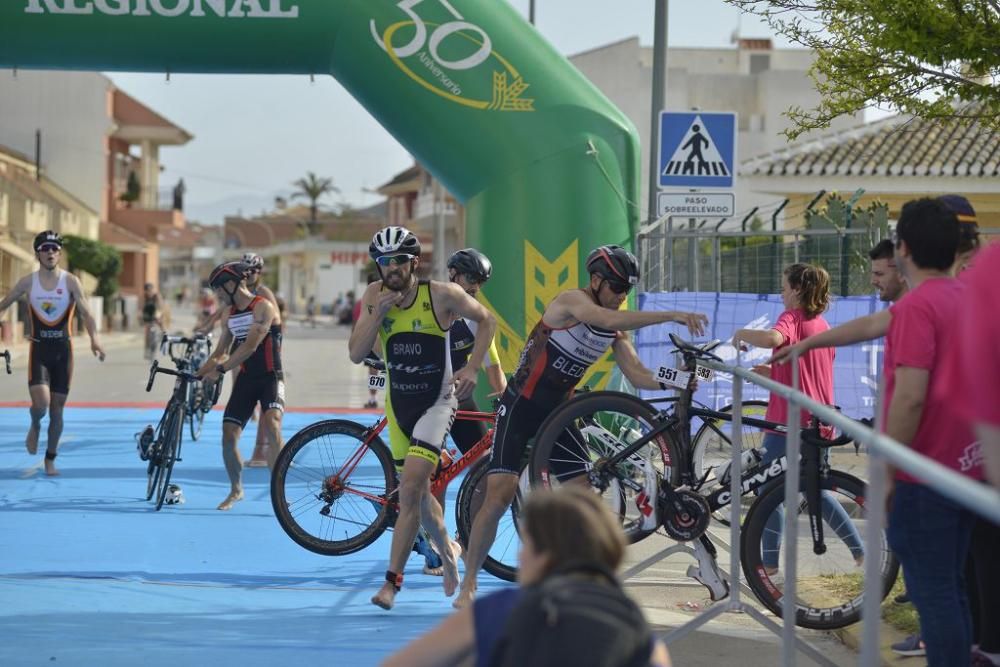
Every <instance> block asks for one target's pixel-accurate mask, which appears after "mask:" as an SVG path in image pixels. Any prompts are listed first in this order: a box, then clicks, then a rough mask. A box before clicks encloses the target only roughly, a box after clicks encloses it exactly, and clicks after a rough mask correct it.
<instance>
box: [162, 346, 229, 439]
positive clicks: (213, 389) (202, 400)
mask: <svg viewBox="0 0 1000 667" xmlns="http://www.w3.org/2000/svg"><path fill="white" fill-rule="evenodd" d="M160 351H161V352H162V353H163V354H165V355H167V356H168V357H170V360H171V361H173V362H174V366H176V367H177V370H179V371H184V372H187V373H194V372H196V371H197V370H198V369H199V368H201V366H202V364H204V363H205V360H206V359H207V358H208V355H209V354H211V353H212V334H210V333H209V334H195V335H194V337H192V338H187V337H184V336H170V335H167V334H164V335H163V339H162V340H161V342H160ZM222 382H223V378H221V377H220V378H219V379H218V381H216V382H215V383H213V384H206V383H205V381H204V380H202V379H201V378H198V379H196V380H195V381H193V382H190V383H189V384H188V396H187V410H186V416H187V422H188V427H189V430H190V433H191V439H192V440H197V439H198V437H199V436H200V435H201V429H202V426H203V425H204V423H205V415H207V414H208V413H209V412H211V411H212V408H213V407H215V404H216V403H218V402H219V396H220V394H221V393H222Z"/></svg>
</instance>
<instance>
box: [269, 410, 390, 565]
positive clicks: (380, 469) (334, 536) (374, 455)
mask: <svg viewBox="0 0 1000 667" xmlns="http://www.w3.org/2000/svg"><path fill="white" fill-rule="evenodd" d="M367 436H368V429H366V428H365V427H364V426H362V425H361V424H357V423H355V422H351V421H345V420H341V419H331V420H327V421H321V422H317V423H315V424H312V425H311V426H307V427H306V428H304V429H302V430H301V431H299V432H298V433H296V434H295V435H294V436H292V439H291V440H289V441H288V444H286V445H285V446H284V448H282V450H281V453H280V454H279V455H278V460H277V462H276V463H275V465H274V470H272V471H271V506H272V507H273V508H274V515H275V516H276V517H277V519H278V523H279V524H281V527H282V529H283V530H284V531H285V533H287V534H288V536H289V537H290V538H292V540H294V541H295V543H296V544H298V545H299V546H301V547H304V548H306V549H308V550H309V551H312V552H315V553H318V554H323V555H326V556H344V555H346V554H350V553H354V552H355V551H359V550H361V549H364V548H365V547H366V546H368V545H369V544H371V543H372V542H374V541H375V540H376V539H378V537H379V536H380V535H381V534H382V533H383V532H384V531H385V529H386V528H387V526H388V523H389V520H390V517H391V516H392V515H393V514H394V510H393V509H392V507H391V506H390V502H393V503H394V502H395V501H396V474H395V470H394V468H393V462H392V454H391V453H390V452H389V448H388V447H386V445H385V443H384V442H382V439H381V438H379V437H378V436H375V437H373V438H371V439H370V440H369V441H368V442H367V443H366V442H365V438H366V437H367Z"/></svg>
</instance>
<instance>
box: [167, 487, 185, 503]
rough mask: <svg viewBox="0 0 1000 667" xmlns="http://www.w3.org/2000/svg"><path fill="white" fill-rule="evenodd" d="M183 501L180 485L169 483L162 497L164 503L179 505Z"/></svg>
mask: <svg viewBox="0 0 1000 667" xmlns="http://www.w3.org/2000/svg"><path fill="white" fill-rule="evenodd" d="M183 502H184V492H183V491H181V487H179V486H177V485H176V484H171V485H169V486H168V487H167V495H166V497H165V498H164V499H163V504H164V505H180V504H182V503H183Z"/></svg>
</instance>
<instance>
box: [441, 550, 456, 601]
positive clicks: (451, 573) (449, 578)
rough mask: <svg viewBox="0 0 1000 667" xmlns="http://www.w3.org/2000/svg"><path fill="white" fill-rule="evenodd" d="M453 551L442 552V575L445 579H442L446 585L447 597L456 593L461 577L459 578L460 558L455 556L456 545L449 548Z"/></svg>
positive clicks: (442, 582)
mask: <svg viewBox="0 0 1000 667" xmlns="http://www.w3.org/2000/svg"><path fill="white" fill-rule="evenodd" d="M449 551H450V552H451V553H448V554H441V569H442V570H444V572H442V573H441V576H442V577H444V579H443V580H442V581H441V585H442V586H444V595H445V597H449V598H450V597H451V596H452V595H454V594H455V590H456V589H457V588H458V584H459V578H458V559H457V558H456V557H455V550H454V547H453V548H451V549H449Z"/></svg>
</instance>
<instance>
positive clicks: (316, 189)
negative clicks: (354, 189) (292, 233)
mask: <svg viewBox="0 0 1000 667" xmlns="http://www.w3.org/2000/svg"><path fill="white" fill-rule="evenodd" d="M292 185H294V186H295V187H296V188H298V189H297V190H296V191H295V192H293V193H292V199H299V198H304V199H308V200H309V234H310V235H315V234H316V232H317V230H318V229H319V200H320V199H322V198H323V197H325V196H326V195H328V194H331V193H334V192H340V188H338V187H336V186H335V185H334V184H333V179H332V178H320V177H318V176H316V174H314V173H313V172H311V171H310V172H306V176H305V178H300V179H298V180H297V181H295V182H294V183H292Z"/></svg>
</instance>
